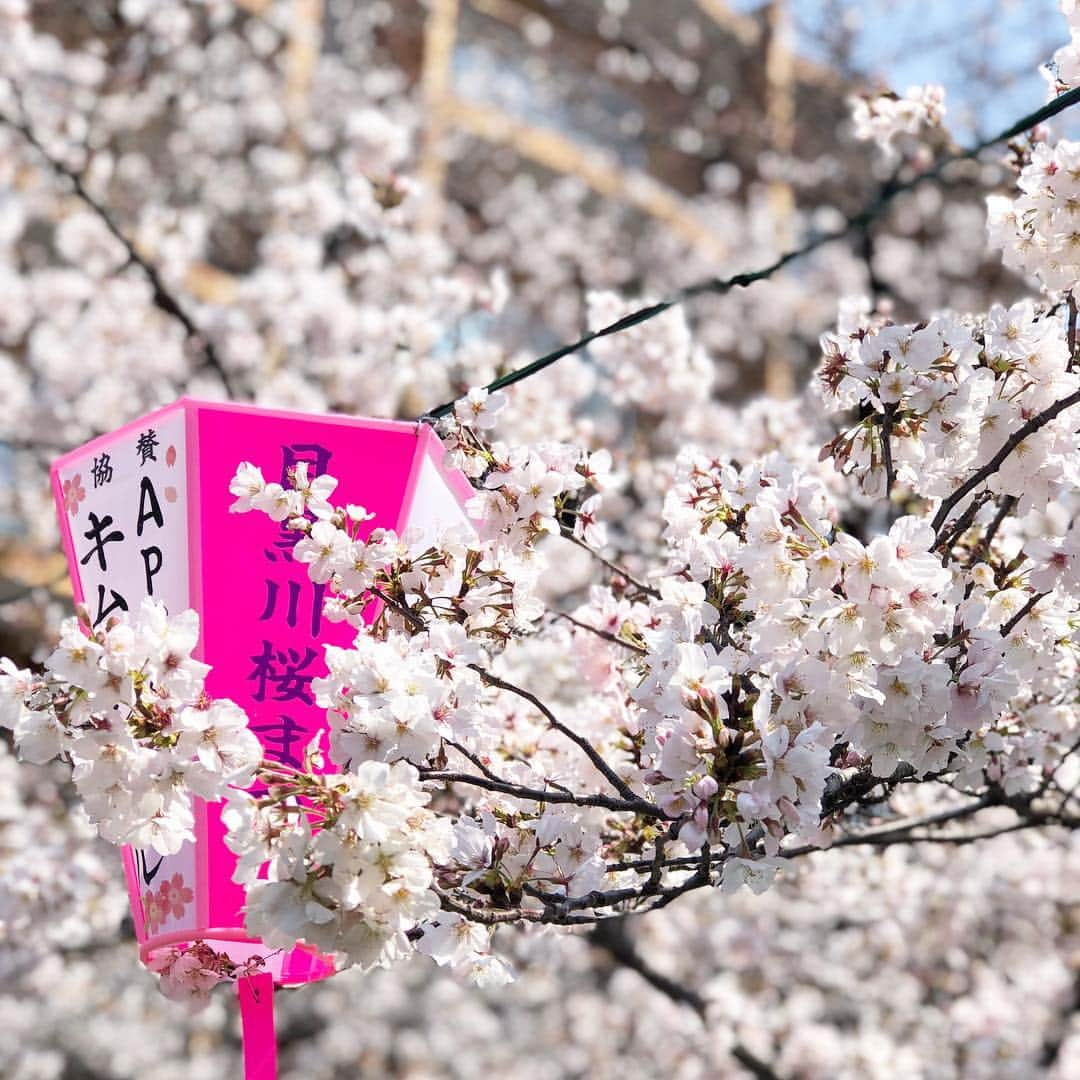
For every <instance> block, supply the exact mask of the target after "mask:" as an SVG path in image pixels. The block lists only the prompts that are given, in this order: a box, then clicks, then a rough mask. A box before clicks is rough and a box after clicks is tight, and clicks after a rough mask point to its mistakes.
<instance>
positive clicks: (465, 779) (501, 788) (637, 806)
mask: <svg viewBox="0 0 1080 1080" xmlns="http://www.w3.org/2000/svg"><path fill="white" fill-rule="evenodd" d="M419 772H420V777H421V779H423V780H431V781H435V782H438V783H441V784H470V785H472V786H473V787H478V788H483V789H484V790H485V791H497V792H499V793H500V794H503V795H512V796H513V797H514V798H515V799H526V800H528V801H529V802H538V803H553V804H554V803H567V804H569V805H571V806H599V807H602V808H603V809H605V810H614V811H616V812H620V813H627V814H639V813H641V803H640V802H639V801H637V800H635V801H633V802H629V801H626V800H624V799H615V798H612V797H611V796H610V795H578V794H576V793H575V792H572V791H571V792H566V791H555V790H552V791H547V790H541V789H539V788H527V787H521V786H520V785H518V784H512V783H509V782H508V781H506V780H500V779H498V778H497V777H487V776H473V775H472V774H471V773H462V772H448V771H445V770H441V769H423V768H422V769H420V770H419ZM650 805H651V804H650ZM653 809H656V808H655V807H654V808H653Z"/></svg>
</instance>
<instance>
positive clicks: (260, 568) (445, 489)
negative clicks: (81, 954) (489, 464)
mask: <svg viewBox="0 0 1080 1080" xmlns="http://www.w3.org/2000/svg"><path fill="white" fill-rule="evenodd" d="M245 460H246V461H250V462H253V463H254V464H256V465H258V466H259V467H260V468H261V469H262V471H263V474H264V476H265V477H266V479H267V480H268V481H272V480H277V481H279V482H280V483H282V484H283V485H284V486H288V484H289V478H288V474H289V471H290V469H292V468H293V467H294V466H295V465H298V464H299V463H301V462H304V463H306V464H307V468H308V475H309V477H315V476H318V475H321V474H323V473H327V472H329V473H332V474H333V475H334V476H336V477H337V478H338V480H339V486H338V488H337V490H336V492H335V498H336V499H337V500H338V501H339V502H341V503H358V504H360V505H362V506H364V507H365V508H366V509H367V511H368V512H369V513H370V514H373V515H374V516H373V518H372V520H370V521H369V522H368V523H367V528H368V529H372V528H380V527H381V528H390V529H395V530H397V531H398V532H399V533H400V532H403V531H404V530H405V529H406V528H414V529H419V530H420V534H421V537H422V538H423V539H422V540H421V542H423V540H431V539H433V538H434V536H435V533H436V532H437V531H438V530H439V529H440V528H442V527H443V526H447V525H452V524H463V525H467V524H468V518H467V517H466V515H465V513H464V510H463V509H462V507H463V503H464V501H465V499H466V498H467V496H468V494H469V493H470V492H471V488H470V486H469V483H468V481H467V480H466V479H465V477H464V476H463V475H462V474H461V473H459V472H456V471H452V470H447V469H446V468H445V467H444V466H443V450H442V445H441V444H440V442H439V440H438V438H437V437H436V436H435V435H434V433H433V432H432V431H431V429H430V428H428V427H426V426H425V425H421V424H415V423H405V422H397V421H386V420H362V419H355V418H353V417H346V416H310V415H304V414H300V413H288V412H279V411H270V410H266V409H259V408H254V407H250V406H242V405H233V404H216V403H210V402H201V401H194V400H191V399H186V398H185V399H182V400H180V401H178V402H176V403H175V404H173V405H170V406H168V407H167V408H164V409H161V410H159V411H157V412H154V413H151V414H149V415H148V416H144V417H143V418H141V419H139V420H136V421H134V422H133V423H131V424H128V425H126V426H125V427H123V428H120V429H119V430H118V431H114V432H113V433H111V434H109V435H104V436H102V437H100V438H98V439H95V440H93V441H92V442H89V443H87V444H86V445H85V446H82V447H80V448H79V449H77V450H74V451H72V452H71V453H69V454H67V455H65V456H64V457H62V458H60V459H59V460H58V461H57V462H56V463H55V464H54V466H53V469H52V482H53V490H54V494H55V497H56V503H57V508H58V513H59V516H60V526H61V533H62V538H63V544H64V550H65V553H66V555H67V559H68V566H69V568H70V572H71V579H72V584H73V586H74V591H75V598H76V600H77V601H81V602H82V603H84V604H85V605H86V606H87V608H88V609H89V612H90V618H91V620H92V622H93V623H94V624H95V625H97V624H98V623H100V622H102V621H104V620H106V619H107V618H108V617H109V616H110V615H112V614H114V613H116V612H120V611H126V610H132V611H134V610H135V609H136V608H137V607H138V604H139V602H140V601H141V600H142V598H143V597H147V596H151V597H154V598H156V599H158V600H160V601H161V602H163V603H164V604H165V606H166V607H167V608H168V610H169V611H170V612H171V613H174V614H175V613H176V612H179V611H182V610H184V609H186V608H194V609H195V610H197V611H198V612H199V615H200V621H201V636H200V641H199V646H198V649H197V651H196V654H195V655H196V656H197V657H198V658H199V659H201V660H203V661H205V662H206V663H208V664H210V665H212V671H211V672H210V674H209V676H208V678H207V690H208V692H209V693H210V694H211V695H212V696H214V697H227V698H231V699H232V700H234V701H235V702H237V703H238V704H239V705H240V706H241V708H243V709H244V710H245V711H246V712H247V714H248V716H249V718H250V722H251V728H252V730H253V731H254V732H255V733H256V735H257V736H258V738H259V740H260V742H261V743H262V746H263V752H264V755H265V757H267V758H268V759H272V760H277V761H282V762H285V763H288V764H291V765H294V766H299V765H300V764H301V758H302V755H303V751H304V748H305V747H306V746H307V744H308V743H309V742H310V741H311V739H312V738H313V736H314V735H315V734H316V733H317V732H318V731H320V730H322V729H324V728H325V726H326V719H325V712H324V710H322V709H320V708H319V707H318V706H316V704H315V700H314V695H313V694H312V691H311V681H312V679H313V678H315V677H317V676H318V675H320V674H321V673H322V671H323V670H324V668H323V659H322V658H323V650H322V645H323V644H334V645H348V644H349V642H350V641H351V639H352V637H353V636H354V635H355V630H354V629H352V628H350V627H349V625H348V624H347V623H331V622H327V621H325V620H324V619H323V599H324V592H325V588H326V587H325V586H323V585H317V584H314V583H313V582H311V581H310V580H309V578H308V575H307V572H306V568H305V567H304V566H302V565H299V564H297V563H294V562H293V559H292V554H291V550H292V546H293V544H294V542H295V540H296V539H297V535H296V533H295V532H291V531H289V530H287V529H286V528H285V527H284V526H283V525H282V526H276V525H275V524H274V523H273V522H272V521H269V520H268V519H267V518H266V517H264V516H263V515H261V514H231V513H230V512H229V507H230V505H231V504H232V502H233V497H232V496H231V495H230V493H229V482H230V480H231V479H232V477H233V475H234V474H235V471H236V467H237V465H238V464H239V463H240V462H241V461H245ZM328 767H329V768H332V767H333V766H332V765H330V764H329V763H328ZM194 811H195V823H196V824H195V840H194V842H187V843H185V844H184V845H183V847H182V848H181V849H180V851H178V852H177V853H176V854H174V855H169V856H164V857H163V856H161V855H159V854H157V853H156V852H155V851H153V850H152V849H144V850H140V849H137V848H131V847H128V848H125V849H124V851H123V859H124V868H125V873H126V877H127V883H128V891H129V895H130V898H131V908H132V912H133V915H134V923H135V935H136V938H137V940H138V942H139V946H140V956H141V958H142V960H143V961H144V962H148V961H150V960H151V959H152V958H153V957H154V955H155V953H156V952H158V950H162V949H164V948H167V947H169V946H173V945H186V944H189V943H192V942H195V941H205V942H206V943H207V944H208V945H210V946H211V947H212V948H214V949H215V950H216V951H217V952H224V953H225V954H227V955H228V956H229V958H230V959H231V960H233V961H234V962H236V963H242V962H243V961H245V960H250V959H251V958H252V957H254V956H258V955H262V954H263V951H264V950H263V946H262V943H261V942H260V941H258V940H257V939H254V938H252V937H251V936H250V935H248V934H247V932H246V931H245V929H244V918H243V911H242V908H243V905H244V890H243V888H242V887H241V886H240V885H237V884H235V883H234V882H233V880H232V875H233V870H234V868H235V865H236V856H235V855H233V854H232V853H231V852H230V851H229V850H228V848H227V847H226V846H225V844H224V840H223V837H224V832H225V830H224V827H223V825H222V822H221V805H220V804H217V803H207V802H205V801H203V800H199V799H196V800H195V806H194ZM333 971H334V967H333V962H332V960H331V959H330V958H329V957H326V956H322V955H320V954H319V953H317V952H316V951H315V950H314V949H312V948H309V947H306V946H298V947H296V948H294V949H292V950H291V951H289V952H278V953H276V954H274V955H271V956H270V957H269V958H268V959H267V960H266V962H265V964H264V966H263V967H262V969H261V970H260V972H259V974H257V975H255V976H253V977H251V978H250V979H242V980H239V982H238V989H239V994H240V1001H241V1008H242V1013H243V1016H244V1032H245V1062H246V1065H247V1068H248V1074H249V1076H254V1075H255V1074H256V1073H258V1075H260V1076H265V1075H273V1071H274V1067H273V1057H274V1046H273V1028H272V1012H271V1011H270V1009H271V1005H270V1000H271V996H272V990H273V987H274V986H275V985H278V986H280V985H295V984H299V983H306V982H310V981H312V980H315V979H321V978H324V977H326V976H328V975H331V974H332V973H333ZM268 1032H269V1045H267V1038H268V1034H267V1033H268Z"/></svg>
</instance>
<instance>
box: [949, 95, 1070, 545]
mask: <svg viewBox="0 0 1080 1080" xmlns="http://www.w3.org/2000/svg"><path fill="white" fill-rule="evenodd" d="M1078 89H1080V87H1078ZM1078 402H1080V390H1074V391H1073V392H1072V393H1071V394H1069V395H1068V397H1063V398H1062V399H1061V400H1060V401H1055V402H1054V404H1053V405H1051V406H1049V407H1048V408H1046V409H1044V410H1043V411H1042V412H1041V413H1039V414H1038V415H1036V416H1033V417H1032V418H1031V419H1030V420H1029V421H1028V422H1027V423H1026V424H1022V425H1021V426H1020V427H1018V428H1017V429H1016V430H1015V431H1014V432H1013V433H1012V435H1010V436H1009V437H1008V438H1007V439H1006V440H1005V442H1004V444H1003V445H1002V447H1001V449H1000V450H998V452H997V453H996V454H995V455H994V456H993V457H992V458H991V459H990V460H989V461H988V462H987V463H986V464H985V465H984V466H983V467H982V468H981V469H976V470H975V472H973V473H972V474H971V475H970V476H969V477H968V478H967V479H966V480H965V481H964V482H963V483H962V484H961V485H960V486H959V487H958V488H957V489H956V490H955V491H954V492H953V493H952V494H951V495H949V496H948V497H946V498H945V499H943V500H942V502H941V506H940V507H939V508H938V512H937V513H936V514H935V515H934V520H933V521H932V522H931V523H930V524H931V526H932V527H933V529H934V532H935V534H937V533H940V532H941V528H942V526H943V525H944V524H945V522H946V520H947V519H948V517H949V513H950V512H951V511H952V509H953V507H954V506H956V504H957V503H958V502H960V500H961V499H963V498H965V497H966V496H967V495H969V494H970V493H971V492H972V491H974V490H975V488H977V487H978V486H979V485H980V484H981V483H982V482H983V481H984V480H988V479H989V478H990V477H991V476H993V475H994V473H996V472H997V471H998V469H1000V468H1001V466H1002V464H1003V463H1004V461H1005V459H1006V458H1007V457H1008V456H1009V455H1010V454H1011V453H1012V452H1013V451H1014V450H1015V449H1016V448H1017V447H1018V446H1019V445H1020V444H1021V443H1022V442H1023V441H1024V440H1025V439H1026V438H1027V437H1028V436H1029V435H1034V434H1035V432H1036V431H1039V430H1040V429H1041V428H1044V427H1046V425H1047V424H1049V423H1050V421H1051V420H1053V419H1055V418H1056V417H1057V416H1058V415H1059V414H1061V413H1063V412H1064V411H1065V410H1066V409H1071V408H1072V407H1073V406H1074V405H1076V404H1077V403H1078Z"/></svg>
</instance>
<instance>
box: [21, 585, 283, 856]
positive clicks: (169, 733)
mask: <svg viewBox="0 0 1080 1080" xmlns="http://www.w3.org/2000/svg"><path fill="white" fill-rule="evenodd" d="M88 622H89V620H88V616H87V613H86V612H85V611H84V612H83V613H82V617H81V618H79V617H76V618H72V619H69V620H67V621H66V622H65V624H64V626H63V630H62V632H61V635H60V641H59V644H58V645H57V648H56V650H55V651H54V652H53V653H52V654H51V655H50V656H49V658H48V660H47V661H46V675H45V676H44V677H43V678H41V677H37V676H34V675H32V674H31V673H30V672H29V671H26V670H22V671H20V670H18V669H16V668H15V667H14V665H12V664H11V663H10V661H3V667H2V668H0V724H2V725H3V726H4V727H8V728H11V729H12V730H13V732H14V737H15V745H16V746H17V748H18V750H19V753H20V755H21V756H22V757H23V758H25V759H26V760H27V761H32V762H37V763H44V762H47V761H50V760H52V759H53V758H55V757H58V756H62V757H64V758H66V759H67V760H69V761H70V762H71V763H72V766H73V777H74V780H75V786H76V789H77V790H78V792H79V794H80V796H81V797H82V799H83V802H84V804H85V806H86V810H87V812H88V814H89V815H90V818H91V820H92V821H93V822H94V823H95V824H96V825H97V826H98V829H99V831H100V832H101V835H102V836H104V837H105V839H107V840H110V841H111V842H113V843H116V844H133V845H135V846H136V847H146V848H153V849H155V850H156V851H158V852H159V853H161V854H163V855H168V854H173V853H175V852H177V851H178V850H179V849H180V845H181V844H182V843H183V842H184V841H185V840H190V839H193V838H194V837H193V834H192V824H193V817H192V809H191V796H192V795H198V796H200V797H201V798H204V799H220V798H222V797H223V795H224V794H225V793H226V792H227V791H228V790H229V789H230V788H231V787H232V786H234V785H235V786H237V787H241V788H243V787H247V786H248V785H249V784H250V783H251V782H252V781H253V779H254V777H255V772H256V769H257V768H258V765H259V763H260V760H261V757H262V750H261V747H260V746H259V741H258V739H257V738H256V737H255V735H254V734H253V733H252V732H251V731H249V730H248V726H247V717H246V716H245V715H244V713H243V712H242V710H240V709H239V708H238V707H237V706H236V705H235V704H234V703H233V702H231V701H229V700H227V699H219V700H213V699H211V698H210V697H208V696H207V694H206V693H205V691H204V689H203V683H204V680H205V677H206V673H207V672H208V671H209V668H208V667H207V665H206V664H203V663H201V662H200V661H198V660H195V659H193V658H192V650H193V649H194V647H195V645H196V643H197V640H198V626H199V620H198V615H197V614H196V613H195V612H193V611H187V612H183V613H181V614H179V615H175V616H170V615H168V614H167V613H166V611H165V608H164V607H163V606H162V605H161V604H159V603H156V602H155V601H152V600H146V601H144V602H143V604H142V606H141V608H140V610H139V612H138V614H137V617H136V618H135V619H134V620H131V619H128V618H127V617H126V616H117V617H112V618H110V619H109V620H108V621H107V622H106V624H105V625H104V626H102V627H100V628H98V629H96V630H94V631H88V630H87V629H86V626H87V625H88Z"/></svg>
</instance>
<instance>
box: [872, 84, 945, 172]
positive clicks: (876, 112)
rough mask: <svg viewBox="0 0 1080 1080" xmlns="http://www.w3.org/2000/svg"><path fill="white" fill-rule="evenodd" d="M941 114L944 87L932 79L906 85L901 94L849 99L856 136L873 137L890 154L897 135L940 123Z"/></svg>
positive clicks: (909, 134)
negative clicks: (905, 89)
mask: <svg viewBox="0 0 1080 1080" xmlns="http://www.w3.org/2000/svg"><path fill="white" fill-rule="evenodd" d="M944 117H945V90H944V88H943V87H941V86H938V85H937V84H935V83H928V84H927V85H926V86H912V87H909V88H908V90H907V92H906V93H905V94H904V95H903V96H902V97H901V96H900V95H898V94H895V93H892V92H891V91H889V92H887V93H881V94H875V95H873V96H863V97H856V98H852V99H851V119H852V122H853V124H854V126H855V138H857V139H865V140H867V141H870V140H872V141H873V142H875V143H877V145H878V146H879V147H881V149H882V150H884V151H885V153H886V154H889V155H895V154H896V153H897V149H896V146H895V143H896V141H897V139H898V138H899V137H901V136H904V135H908V136H911V135H917V134H919V132H920V131H921V130H922V129H923V128H935V127H940V126H941V121H942V120H943V119H944Z"/></svg>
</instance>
